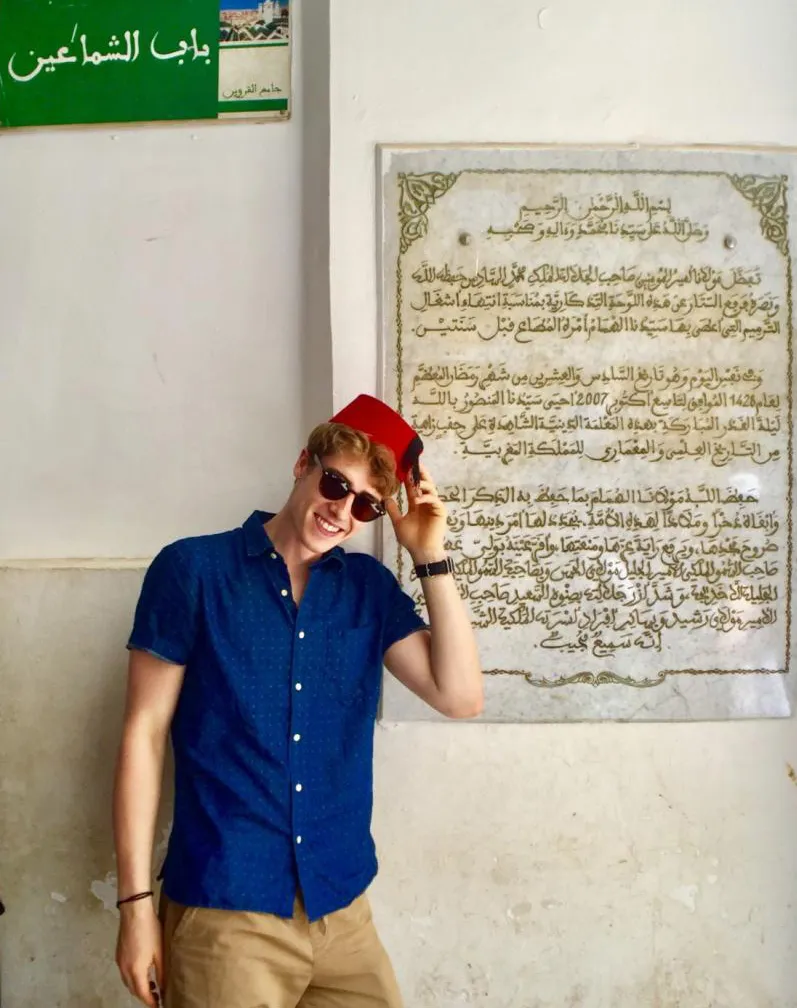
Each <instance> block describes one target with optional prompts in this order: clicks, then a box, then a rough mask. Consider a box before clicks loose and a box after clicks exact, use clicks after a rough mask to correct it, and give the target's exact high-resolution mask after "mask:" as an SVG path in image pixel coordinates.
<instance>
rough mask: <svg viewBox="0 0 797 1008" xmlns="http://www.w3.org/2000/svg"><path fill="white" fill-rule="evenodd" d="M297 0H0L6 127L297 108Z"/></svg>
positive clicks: (284, 113)
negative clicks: (293, 25) (293, 92)
mask: <svg viewBox="0 0 797 1008" xmlns="http://www.w3.org/2000/svg"><path fill="white" fill-rule="evenodd" d="M290 53H291V45H290V19H289V0H264V2H256V3H252V2H251V0H238V2H237V0H49V2H46V3H45V2H43V0H0V127H19V126H61V125H71V124H81V123H132V122H153V121H163V120H186V119H223V118H230V117H233V118H240V117H247V118H258V119H264V118H280V119H285V118H287V117H288V114H289V107H290V86H291V56H290Z"/></svg>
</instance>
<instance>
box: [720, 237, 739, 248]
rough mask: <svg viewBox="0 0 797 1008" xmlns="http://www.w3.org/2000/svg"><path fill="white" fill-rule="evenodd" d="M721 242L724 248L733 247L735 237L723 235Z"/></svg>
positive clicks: (734, 245) (734, 246)
mask: <svg viewBox="0 0 797 1008" xmlns="http://www.w3.org/2000/svg"><path fill="white" fill-rule="evenodd" d="M722 244H723V245H724V246H725V248H726V249H735V248H736V239H735V238H734V237H733V235H725V240H724V241H723V243H722Z"/></svg>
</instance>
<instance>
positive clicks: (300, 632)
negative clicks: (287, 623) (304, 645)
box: [299, 630, 304, 640]
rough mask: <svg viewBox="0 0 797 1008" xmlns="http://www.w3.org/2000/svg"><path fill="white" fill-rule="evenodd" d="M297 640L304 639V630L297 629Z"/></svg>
mask: <svg viewBox="0 0 797 1008" xmlns="http://www.w3.org/2000/svg"><path fill="white" fill-rule="evenodd" d="M299 640H304V630H300V631H299Z"/></svg>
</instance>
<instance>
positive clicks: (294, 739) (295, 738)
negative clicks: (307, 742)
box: [293, 733, 302, 742]
mask: <svg viewBox="0 0 797 1008" xmlns="http://www.w3.org/2000/svg"><path fill="white" fill-rule="evenodd" d="M293 741H294V742H301V741H302V736H301V735H299V734H298V733H297V734H296V735H294V736H293Z"/></svg>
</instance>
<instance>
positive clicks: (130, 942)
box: [113, 650, 185, 1008]
mask: <svg viewBox="0 0 797 1008" xmlns="http://www.w3.org/2000/svg"><path fill="white" fill-rule="evenodd" d="M184 671H185V666H183V665H172V664H170V663H169V662H166V661H163V660H161V659H160V658H155V657H154V656H153V655H150V654H148V653H147V652H144V651H135V650H134V651H131V653H130V662H129V669H128V683H127V702H126V707H125V717H124V726H123V729H122V739H121V743H120V746H119V755H118V759H117V765H116V780H115V785H114V798H113V825H114V837H115V843H116V859H117V870H118V878H119V884H118V889H119V899H125V898H126V897H128V896H133V895H135V894H136V893H140V892H146V891H147V890H149V889H151V888H152V884H151V868H152V848H153V842H154V834H155V824H156V820H157V815H158V804H159V802H160V794H161V783H162V778H163V762H164V755H165V752H166V742H167V738H168V733H169V725H170V724H171V720H172V716H173V715H174V710H175V707H176V706H177V699H178V697H179V695H180V688H181V686H182V682H183V673H184ZM120 915H121V920H120V923H119V940H118V943H117V952H116V962H117V965H118V967H119V972H120V973H121V975H122V979H123V981H124V983H125V986H126V987H127V988H128V990H129V991H130V992H131V994H134V995H135V996H136V997H138V998H139V1000H141V1001H142V1002H143V1003H144V1004H146V1005H149V1006H150V1008H155V1005H156V1001H155V999H154V997H153V995H152V993H151V991H150V989H149V970H150V967H151V966H154V967H155V972H156V975H157V977H158V982H159V983H160V984H161V986H162V984H163V973H162V948H161V928H160V923H159V921H158V916H157V913H156V909H155V905H154V902H153V900H152V899H145V900H141V901H139V902H136V903H126V904H124V905H123V906H122V907H121V908H120Z"/></svg>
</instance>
